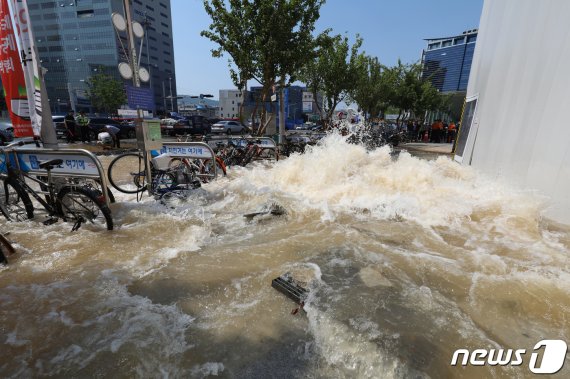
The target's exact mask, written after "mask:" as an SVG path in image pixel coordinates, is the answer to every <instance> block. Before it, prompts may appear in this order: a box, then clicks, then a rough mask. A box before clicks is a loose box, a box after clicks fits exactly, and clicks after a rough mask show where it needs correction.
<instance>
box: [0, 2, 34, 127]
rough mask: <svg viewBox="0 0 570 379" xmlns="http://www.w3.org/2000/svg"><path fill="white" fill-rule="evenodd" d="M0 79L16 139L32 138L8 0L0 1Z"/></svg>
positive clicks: (26, 98) (24, 85) (26, 97)
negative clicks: (0, 79)
mask: <svg viewBox="0 0 570 379" xmlns="http://www.w3.org/2000/svg"><path fill="white" fill-rule="evenodd" d="M0 77H1V78H2V86H3V87H4V98H5V99H6V106H7V107H8V112H10V119H11V120H12V126H13V127H14V135H15V136H16V137H32V136H33V135H34V132H33V130H32V124H31V121H30V108H29V104H28V94H27V92H26V82H25V80H24V73H23V71H22V65H21V63H20V56H19V50H18V46H17V44H16V37H15V35H14V28H13V26H12V20H11V19H10V10H9V8H8V0H0Z"/></svg>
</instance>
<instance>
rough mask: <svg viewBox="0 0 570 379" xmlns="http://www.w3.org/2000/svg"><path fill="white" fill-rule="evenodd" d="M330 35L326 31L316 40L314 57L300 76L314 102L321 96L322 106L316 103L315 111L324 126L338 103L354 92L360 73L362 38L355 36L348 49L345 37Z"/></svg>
mask: <svg viewBox="0 0 570 379" xmlns="http://www.w3.org/2000/svg"><path fill="white" fill-rule="evenodd" d="M329 33H330V30H327V31H325V32H324V33H322V34H321V35H319V36H318V37H317V40H316V50H315V53H314V56H315V58H314V59H308V60H307V62H306V64H305V66H304V68H303V70H302V74H301V77H300V78H301V80H303V81H304V82H305V83H306V84H307V86H308V87H309V88H311V90H312V92H313V96H314V98H315V99H317V98H318V97H317V94H319V93H321V94H322V95H323V96H324V104H323V106H322V107H321V104H319V103H318V102H317V108H318V110H319V112H320V113H321V118H322V119H323V121H324V122H325V124H328V123H329V121H330V119H331V117H332V115H333V113H334V110H335V108H336V107H337V106H338V104H340V103H341V102H342V101H343V100H345V99H346V98H347V97H348V96H349V95H350V94H351V93H354V92H355V90H356V88H357V86H358V84H359V74H361V73H362V71H363V70H362V65H363V57H362V56H360V55H359V53H358V50H359V49H360V46H361V45H362V38H360V36H357V37H356V41H355V43H354V44H353V45H352V46H350V43H349V41H348V37H346V36H345V37H342V36H340V35H335V36H330V35H329Z"/></svg>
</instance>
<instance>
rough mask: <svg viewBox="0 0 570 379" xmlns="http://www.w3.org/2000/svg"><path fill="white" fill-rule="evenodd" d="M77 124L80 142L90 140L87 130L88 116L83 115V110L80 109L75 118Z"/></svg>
mask: <svg viewBox="0 0 570 379" xmlns="http://www.w3.org/2000/svg"><path fill="white" fill-rule="evenodd" d="M75 122H76V124H77V126H79V130H80V132H81V141H82V142H91V133H90V132H89V117H87V116H86V115H85V111H80V112H79V116H77V119H75Z"/></svg>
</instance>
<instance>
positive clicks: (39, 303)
mask: <svg viewBox="0 0 570 379" xmlns="http://www.w3.org/2000/svg"><path fill="white" fill-rule="evenodd" d="M111 158H112V157H102V160H103V162H104V164H108V163H109V162H110V160H111ZM115 194H116V197H117V200H118V201H117V203H116V204H113V205H112V212H113V218H114V222H115V225H116V230H114V231H112V232H94V231H92V230H90V229H89V228H88V227H85V228H82V229H81V230H80V231H79V232H76V233H71V232H70V227H69V225H66V224H63V223H58V224H54V225H51V226H47V227H46V226H43V225H41V223H40V222H39V221H29V222H25V223H7V222H5V221H4V220H2V221H0V227H1V228H2V230H3V231H9V232H10V233H11V234H10V238H11V239H12V240H13V241H14V242H15V243H16V246H17V248H18V250H19V251H20V254H19V255H18V256H17V257H16V258H14V259H12V260H11V262H10V265H8V266H6V267H4V268H0V343H1V344H2V352H1V354H0V376H2V377H12V378H23V377H38V376H54V377H152V378H157V377H184V378H187V377H206V376H214V375H218V376H221V377H230V378H245V377H248V378H249V377H251V378H266V377H274V378H306V377H309V378H345V377H356V378H391V377H393V378H422V377H431V378H448V377H457V378H483V377H495V378H507V377H520V378H525V377H531V375H532V373H531V372H530V371H529V368H528V362H529V356H530V352H531V351H532V349H533V347H534V345H535V344H536V343H537V342H538V341H540V340H544V339H562V340H565V341H570V322H569V321H570V320H569V317H570V265H569V262H570V261H569V250H570V230H569V229H567V228H564V227H560V226H556V225H554V224H551V223H549V222H547V221H545V220H544V219H543V218H542V217H541V213H542V211H543V209H544V208H545V207H546V206H548V204H547V199H543V198H540V197H537V196H536V195H535V194H533V193H531V192H523V191H520V190H514V189H512V188H509V187H508V186H506V185H504V184H501V183H499V182H497V181H494V180H490V179H489V178H486V177H484V176H482V175H480V174H478V173H477V172H475V171H473V170H472V169H470V168H466V167H461V166H459V165H457V164H455V163H454V162H452V161H451V160H450V159H449V158H446V157H442V158H438V159H435V160H425V159H420V158H417V157H413V156H410V155H409V154H408V153H406V152H401V153H400V154H399V156H398V157H393V156H391V155H390V151H389V149H388V148H386V147H385V148H381V149H378V150H375V151H372V152H366V151H365V150H364V149H362V148H361V147H359V146H354V145H349V144H347V143H345V141H344V140H343V139H342V138H341V137H338V136H331V137H327V139H326V140H325V141H324V143H322V144H321V145H319V146H316V147H314V148H312V149H310V151H308V152H307V153H306V154H304V155H295V156H292V157H290V158H288V159H287V160H283V161H280V162H278V163H275V164H270V163H265V164H256V165H253V166H251V167H246V168H240V167H236V168H231V169H230V170H229V174H228V176H227V177H226V178H221V179H219V180H218V181H216V182H214V183H209V184H206V185H204V186H203V187H202V189H200V190H197V191H195V192H194V193H193V195H192V196H191V197H190V198H189V199H188V200H187V201H185V202H180V203H179V204H177V205H176V206H175V207H174V208H171V207H166V206H164V205H162V204H160V203H158V202H156V201H155V200H153V199H151V198H148V197H145V198H144V199H143V200H142V201H141V202H137V201H136V198H135V196H133V195H126V194H120V193H115ZM272 203H277V204H279V205H281V206H282V207H284V208H285V209H286V211H287V214H286V215H284V216H261V217H256V218H253V219H252V220H248V219H246V218H244V217H243V216H242V215H243V214H245V213H249V212H253V211H256V210H259V209H263V207H267V206H268V205H270V204H272ZM285 272H290V273H292V275H293V276H295V277H297V278H298V279H300V280H302V281H304V282H306V283H307V286H308V287H309V289H310V296H309V299H308V301H307V304H306V306H305V311H306V312H305V313H304V312H300V313H299V314H297V315H295V316H293V315H291V310H292V309H293V308H295V304H293V303H292V302H291V301H290V300H288V299H287V298H286V297H285V296H283V295H281V294H280V293H278V292H277V291H275V290H274V289H273V288H271V280H272V279H273V278H275V277H277V276H279V275H281V274H283V273H285ZM460 348H466V349H469V350H474V349H476V348H487V349H491V348H494V349H498V348H504V349H526V350H527V355H525V357H524V359H525V363H524V364H523V365H521V366H516V367H498V366H489V365H486V366H476V367H474V366H469V367H452V366H451V365H450V362H451V359H452V356H453V352H454V351H455V350H456V349H460ZM567 360H568V359H567ZM568 376H570V365H569V364H566V365H565V367H564V368H563V369H562V371H560V372H559V373H558V374H557V375H556V376H555V377H560V378H563V377H568Z"/></svg>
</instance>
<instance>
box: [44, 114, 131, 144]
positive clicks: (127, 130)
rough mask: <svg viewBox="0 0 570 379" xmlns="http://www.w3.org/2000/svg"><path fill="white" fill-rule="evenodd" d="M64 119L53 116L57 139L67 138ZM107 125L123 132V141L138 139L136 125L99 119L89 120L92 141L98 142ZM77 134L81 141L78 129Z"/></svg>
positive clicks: (121, 136) (121, 133)
mask: <svg viewBox="0 0 570 379" xmlns="http://www.w3.org/2000/svg"><path fill="white" fill-rule="evenodd" d="M64 119H65V117H64V116H52V120H53V123H54V125H55V132H56V134H57V138H62V139H65V138H66V133H67V129H66V128H65V122H64ZM105 125H113V126H116V127H117V128H119V129H120V130H121V131H120V132H119V137H120V138H121V139H125V138H136V132H135V125H134V123H122V122H117V121H115V120H113V119H110V118H104V117H97V118H90V119H89V134H90V138H91V140H92V141H96V140H97V136H98V135H99V133H101V132H102V131H104V130H103V128H104V127H105ZM76 128H77V127H76ZM76 134H77V136H76V138H78V139H79V136H80V132H79V129H78V128H77V130H76Z"/></svg>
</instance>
